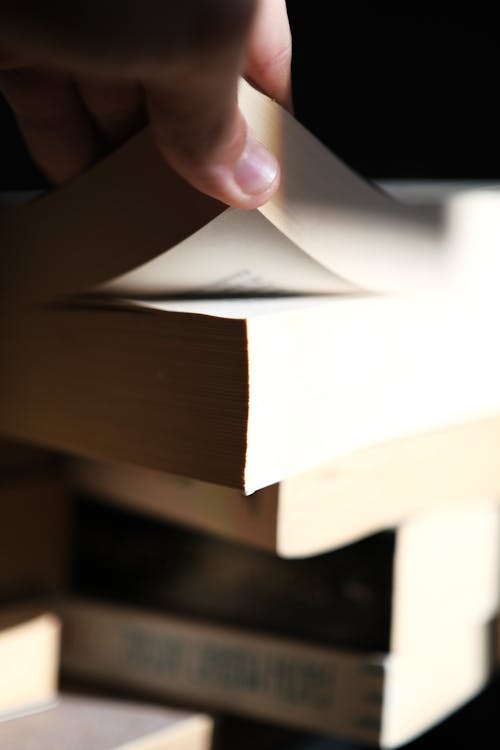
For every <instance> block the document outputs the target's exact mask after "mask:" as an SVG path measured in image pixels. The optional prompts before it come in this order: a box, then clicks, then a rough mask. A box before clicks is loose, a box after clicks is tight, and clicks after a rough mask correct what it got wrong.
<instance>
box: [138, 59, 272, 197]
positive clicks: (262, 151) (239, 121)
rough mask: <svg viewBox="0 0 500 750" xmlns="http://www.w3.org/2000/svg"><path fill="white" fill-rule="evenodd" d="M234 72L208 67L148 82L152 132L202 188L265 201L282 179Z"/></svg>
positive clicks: (168, 155) (171, 159)
mask: <svg viewBox="0 0 500 750" xmlns="http://www.w3.org/2000/svg"><path fill="white" fill-rule="evenodd" d="M238 72H239V69H238V67H237V66H234V68H233V72H231V70H229V71H221V69H220V67H217V68H215V67H212V65H210V66H209V67H208V69H207V68H206V67H205V68H204V69H203V70H202V71H200V70H196V71H192V74H191V75H186V76H176V78H175V81H174V84H175V85H173V83H172V79H170V81H167V82H161V81H160V80H158V81H155V82H150V83H149V84H147V85H146V98H147V103H148V109H149V115H150V120H151V127H152V130H153V134H154V137H155V140H156V143H157V145H158V148H159V149H160V152H161V153H162V155H163V157H164V158H165V160H166V161H167V162H168V163H169V164H170V166H172V167H173V168H174V169H175V170H176V171H177V172H179V174H181V175H182V176H183V177H184V178H185V179H186V180H187V181H188V182H190V183H191V184H192V185H193V186H194V187H196V188H197V189H198V190H201V191H202V192H204V193H207V194H208V195H210V196H212V197H214V198H216V199H218V200H220V201H222V202H223V203H227V204H229V205H231V206H235V207H237V208H246V209H252V208H256V207H258V206H260V205H262V204H263V203H265V202H266V201H267V200H268V199H269V198H270V197H271V196H272V195H273V193H274V192H275V190H276V189H277V187H278V184H279V166H278V162H277V160H276V158H275V157H274V156H273V155H272V154H271V153H270V152H269V151H268V150H267V149H266V148H265V147H264V146H263V145H262V144H260V143H258V142H257V141H256V140H255V138H254V137H253V136H252V134H251V132H250V131H249V129H248V126H247V123H246V122H245V119H244V117H243V115H242V114H241V112H240V111H239V109H238V104H237V87H238Z"/></svg>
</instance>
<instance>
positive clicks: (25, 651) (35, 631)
mask: <svg viewBox="0 0 500 750" xmlns="http://www.w3.org/2000/svg"><path fill="white" fill-rule="evenodd" d="M59 642H60V623H59V621H58V619H57V617H56V616H55V615H54V614H53V613H52V612H51V611H49V610H47V609H45V608H43V607H38V606H36V605H35V604H30V603H27V602H25V603H22V604H16V605H13V604H11V605H2V607H1V609H0V723H1V722H3V721H4V720H6V719H11V718H12V717H14V716H20V715H25V714H29V713H33V712H38V711H42V710H43V709H46V708H48V707H49V706H51V705H53V704H54V702H55V701H56V700H57V688H58V675H59ZM0 736H1V731H0Z"/></svg>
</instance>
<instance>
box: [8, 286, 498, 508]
mask: <svg viewBox="0 0 500 750" xmlns="http://www.w3.org/2000/svg"><path fill="white" fill-rule="evenodd" d="M495 304H496V303H495ZM495 304H493V300H492V298H490V297H489V295H488V293H487V291H486V290H485V289H484V288H483V289H481V291H480V292H479V290H478V296H477V297H475V295H473V294H471V295H469V296H468V301H467V302H465V301H463V303H462V304H459V303H458V302H457V301H456V300H455V303H452V301H451V300H450V299H449V298H448V297H447V295H446V294H445V293H444V292H443V293H442V294H440V295H436V297H435V298H434V299H433V300H431V299H428V300H427V301H426V303H425V304H424V303H422V302H421V301H416V299H415V298H410V297H404V298H396V297H392V296H386V297H382V296H381V297H377V299H376V300H375V299H371V298H362V299H361V298H353V297H350V298H346V297H336V298H328V299H323V298H321V299H318V298H317V297H316V298H306V297H301V298H280V299H269V298H267V299H260V300H258V299H246V300H240V299H236V300H234V299H233V300H229V299H226V300H204V301H203V300H183V301H180V300H178V301H173V300H171V301H169V302H162V303H160V302H153V301H149V302H143V303H141V304H136V305H125V306H120V305H119V304H118V303H114V304H113V303H110V304H109V305H107V304H102V305H101V306H100V307H96V306H91V307H89V306H87V305H76V306H75V305H72V304H70V305H69V306H65V307H64V306H63V307H57V308H55V309H48V308H45V309H43V310H39V311H37V313H36V314H33V316H32V317H30V318H29V319H28V320H24V321H23V323H21V322H18V325H17V327H16V339H15V341H12V342H11V344H12V348H10V347H9V346H7V345H6V347H5V352H6V356H5V363H4V367H3V368H2V372H1V377H2V380H1V382H0V386H1V388H0V398H1V399H2V401H1V404H0V407H1V408H0V421H1V423H2V425H3V428H4V429H5V430H6V431H8V432H10V434H12V435H17V437H23V438H25V439H31V440H33V441H36V442H38V443H40V444H44V445H47V446H51V447H54V448H58V449H61V450H65V451H67V452H69V453H75V454H80V455H84V456H90V457H95V458H101V459H107V460H118V461H125V462H131V463H135V464H140V465H143V466H146V467H150V468H156V469H161V470H166V471H170V472H172V473H175V474H180V475H184V476H189V477H192V478H194V479H199V480H202V481H209V482H214V483H217V484H222V485H227V486H230V487H237V488H240V489H242V490H243V491H244V492H245V493H247V494H250V493H251V492H253V491H255V490H257V489H260V488H262V487H265V486H268V485H270V484H274V483H276V482H279V481H281V480H282V479H284V478H286V477H289V476H293V475H294V474H297V473H299V472H301V471H306V470H308V469H309V468H312V467H313V466H315V465H319V464H321V463H324V462H327V461H331V460H333V459H334V458H336V457H339V456H345V455H347V454H349V453H350V452H353V451H355V450H358V449H361V448H363V447H367V446H370V445H377V444H380V443H383V442H389V441H395V440H397V439H401V438H404V437H408V436H411V435H419V434H420V435H421V434H424V433H428V432H431V431H433V430H436V429H442V428H447V429H449V428H451V427H453V426H458V425H465V424H467V423H469V422H470V421H473V420H481V419H485V418H496V417H497V416H498V413H499V410H500V390H499V389H498V383H499V382H500V355H499V354H498V352H497V350H496V348H495V347H492V346H491V337H490V334H489V333H488V332H489V331H490V327H491V324H492V323H491V321H492V320H495V319H496V315H497V312H496V311H495ZM355 341H358V342H363V344H362V345H361V344H360V345H359V346H354V345H353V342H355ZM430 362H432V363H433V364H432V366H430V365H429V363H430ZM495 444H496V439H495Z"/></svg>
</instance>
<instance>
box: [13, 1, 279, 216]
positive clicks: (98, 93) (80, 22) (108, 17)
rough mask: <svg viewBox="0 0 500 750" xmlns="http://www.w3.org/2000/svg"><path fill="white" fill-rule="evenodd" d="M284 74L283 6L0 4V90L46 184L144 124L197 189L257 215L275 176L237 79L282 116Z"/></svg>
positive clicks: (275, 169)
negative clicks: (241, 105) (252, 129)
mask: <svg viewBox="0 0 500 750" xmlns="http://www.w3.org/2000/svg"><path fill="white" fill-rule="evenodd" d="M290 65H291V38H290V29H289V26H288V19H287V14H286V5H285V0H126V1H125V2H123V0H85V2H83V0H78V2H77V1H76V0H74V1H73V2H71V0H45V2H41V0H2V2H1V3H0V90H1V91H2V92H3V94H4V96H5V98H6V99H7V101H8V102H9V104H10V106H11V108H12V109H13V111H14V113H15V115H16V118H17V121H18V124H19V128H20V130H21V132H22V133H23V136H24V138H25V141H26V144H27V147H28V149H29V151H30V153H31V155H32V158H33V159H34V161H35V162H36V163H37V164H38V165H39V167H40V168H41V170H42V171H43V172H44V173H45V174H46V175H47V176H48V178H49V179H50V180H51V181H52V182H54V183H56V184H57V183H60V182H63V181H65V180H68V179H70V178H72V177H74V176H75V175H77V174H78V173H80V172H81V171H83V170H84V169H86V168H87V167H88V166H90V165H91V164H92V163H93V162H95V161H96V160H97V159H98V158H99V157H100V156H102V155H103V154H104V153H106V152H107V151H109V150H110V149H111V148H113V147H114V146H116V145H118V144H119V143H121V142H123V141H124V140H125V139H126V138H127V137H129V136H130V135H131V134H132V133H134V132H136V131H137V130H138V129H140V128H141V127H142V126H143V125H145V124H146V123H148V122H149V123H150V124H151V127H152V130H153V133H154V136H155V139H156V143H157V145H158V148H159V150H160V152H161V153H162V155H163V157H164V158H165V160H166V161H167V162H168V163H169V164H170V165H171V166H172V167H173V168H174V169H176V170H177V171H178V172H179V173H180V174H181V175H182V176H183V177H184V178H185V179H186V180H188V181H189V182H190V183H191V184H192V185H194V186H195V187H196V188H198V189H199V190H201V191H203V192H205V193H207V194H209V195H211V196H213V197H215V198H217V199H219V200H221V201H223V202H225V203H228V204H229V205H233V206H237V207H240V208H255V207H257V206H259V205H261V204H262V203H264V202H265V201H266V200H268V199H269V198H270V197H271V195H272V194H273V193H274V191H275V190H276V188H277V187H278V183H279V166H278V164H277V161H276V159H275V157H274V156H272V155H271V154H270V153H269V152H268V151H267V150H265V149H264V148H263V146H261V145H260V144H257V143H256V142H255V141H254V140H253V138H252V136H251V134H250V133H249V132H248V130H247V126H246V123H245V121H244V119H243V117H242V115H241V113H240V112H239V110H238V107H237V101H236V97H237V83H238V77H239V76H240V75H241V74H244V75H246V76H247V78H248V79H249V80H250V81H251V82H252V83H254V84H255V85H256V86H257V87H258V88H260V89H261V90H262V91H264V92H265V93H267V94H268V95H269V96H271V97H272V98H274V99H276V100H278V101H279V102H280V103H282V104H283V105H284V106H288V107H289V106H290V98H291V95H290Z"/></svg>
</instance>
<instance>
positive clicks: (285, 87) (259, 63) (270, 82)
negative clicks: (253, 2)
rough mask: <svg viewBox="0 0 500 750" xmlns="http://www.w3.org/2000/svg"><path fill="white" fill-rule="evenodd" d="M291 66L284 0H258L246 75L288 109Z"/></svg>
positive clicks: (290, 37) (288, 28) (290, 105)
mask: <svg viewBox="0 0 500 750" xmlns="http://www.w3.org/2000/svg"><path fill="white" fill-rule="evenodd" d="M291 65H292V36H291V32H290V25H289V23H288V15H287V11H286V4H285V0H259V2H258V5H257V13H256V15H255V18H254V22H253V27H252V31H251V34H250V40H249V45H248V49H247V67H246V75H247V77H248V78H249V80H250V81H252V82H253V83H254V84H255V85H256V86H257V87H258V88H260V89H261V90H262V91H264V92H265V93H266V94H267V95H268V96H270V97H272V98H273V99H276V101H278V102H279V103H280V104H282V105H283V106H284V107H287V108H288V109H290V110H291V108H292V93H291V91H292V89H291Z"/></svg>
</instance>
